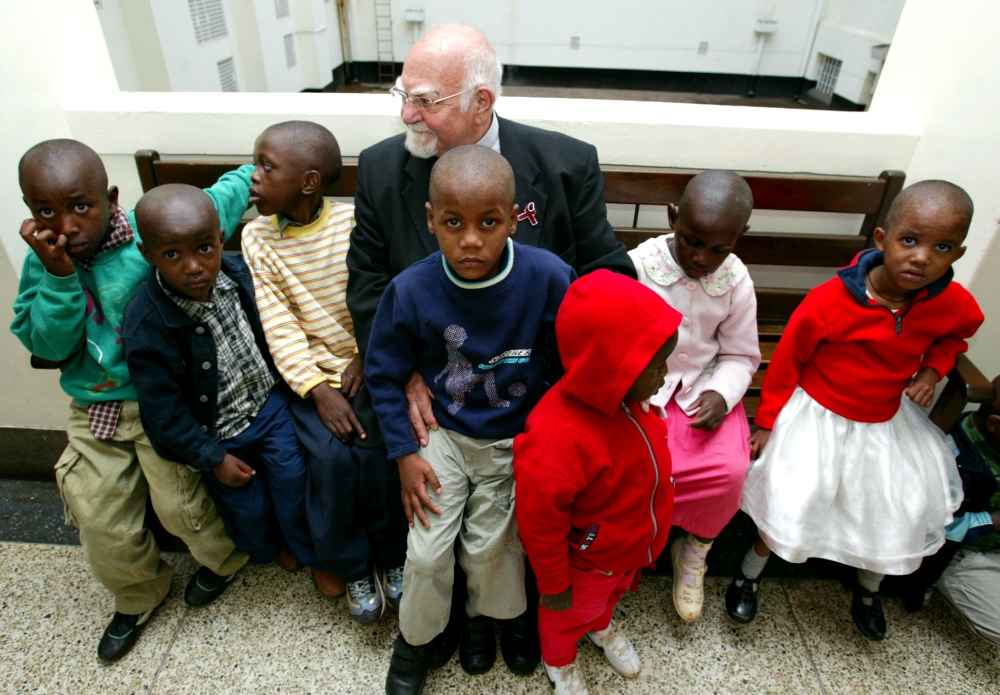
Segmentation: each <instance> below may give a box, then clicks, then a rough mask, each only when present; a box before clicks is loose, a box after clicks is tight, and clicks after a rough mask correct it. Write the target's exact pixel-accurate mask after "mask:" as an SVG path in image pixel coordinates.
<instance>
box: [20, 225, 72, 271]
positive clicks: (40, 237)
mask: <svg viewBox="0 0 1000 695" xmlns="http://www.w3.org/2000/svg"><path fill="white" fill-rule="evenodd" d="M21 238H22V239H24V241H25V243H26V244H27V245H28V246H30V247H31V249H32V251H34V252H35V255H36V256H38V260H40V261H41V262H42V265H43V266H45V270H47V271H48V272H49V274H50V275H55V276H57V277H61V278H66V277H69V276H70V275H73V274H74V273H76V266H74V265H73V261H72V260H71V259H70V257H69V255H68V254H67V253H66V242H67V241H68V239H67V238H66V237H65V236H64V235H62V234H57V233H56V232H53V231H52V230H51V229H46V228H45V227H44V226H43V225H42V223H41V222H39V221H38V220H36V219H34V218H32V219H29V220H25V221H24V222H22V223H21Z"/></svg>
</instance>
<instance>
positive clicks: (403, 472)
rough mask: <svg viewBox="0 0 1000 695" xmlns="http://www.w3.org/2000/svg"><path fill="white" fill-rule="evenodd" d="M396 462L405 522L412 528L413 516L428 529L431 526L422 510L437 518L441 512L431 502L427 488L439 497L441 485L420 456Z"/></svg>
mask: <svg viewBox="0 0 1000 695" xmlns="http://www.w3.org/2000/svg"><path fill="white" fill-rule="evenodd" d="M396 462H397V463H398V464H399V482H400V484H401V486H402V488H403V509H404V510H405V511H406V520H407V521H408V522H410V526H413V516H414V515H416V516H417V518H418V519H420V523H422V524H423V525H424V528H428V529H429V528H430V527H431V525H430V523H429V522H428V521H427V516H426V515H425V514H424V508H427V509H429V510H430V511H432V512H434V513H435V514H437V515H439V516H440V514H441V510H440V509H438V508H437V507H436V506H434V503H433V502H431V497H430V495H428V494H427V486H428V485H430V486H431V488H433V490H434V492H435V494H438V495H440V494H441V492H442V490H441V483H439V482H438V478H437V476H436V475H435V474H434V469H433V468H431V464H429V463H427V460H426V459H425V458H423V457H422V456H421V455H420V454H407V455H406V456H400V457H399V458H398V459H396Z"/></svg>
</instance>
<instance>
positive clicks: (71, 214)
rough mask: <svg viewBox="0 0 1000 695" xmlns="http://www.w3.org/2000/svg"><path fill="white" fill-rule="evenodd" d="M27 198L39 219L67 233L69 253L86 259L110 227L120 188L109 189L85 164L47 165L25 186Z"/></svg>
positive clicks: (59, 231) (27, 203) (33, 214)
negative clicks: (112, 211)
mask: <svg viewBox="0 0 1000 695" xmlns="http://www.w3.org/2000/svg"><path fill="white" fill-rule="evenodd" d="M24 202H25V204H26V205H27V206H28V207H29V208H30V209H31V216H32V217H34V218H35V220H36V221H37V222H39V223H40V224H41V225H42V226H43V227H45V228H46V229H49V230H52V231H53V232H56V233H57V234H61V235H63V236H65V237H66V253H68V254H69V255H70V256H72V257H73V258H80V259H85V258H91V257H92V256H93V255H94V252H95V251H97V248H98V247H99V246H100V245H101V242H102V241H104V237H105V236H106V235H107V233H108V231H109V228H110V223H111V209H112V208H113V207H114V206H115V205H117V204H118V188H117V186H112V187H111V188H109V189H108V190H106V191H105V190H104V189H103V188H102V187H101V183H100V180H99V178H98V177H97V176H96V175H95V174H94V173H93V172H92V171H90V170H89V169H87V167H85V166H82V165H69V166H66V167H46V168H44V169H43V170H41V171H39V172H38V173H37V175H36V176H33V177H32V181H31V182H30V183H29V184H28V185H27V186H25V188H24Z"/></svg>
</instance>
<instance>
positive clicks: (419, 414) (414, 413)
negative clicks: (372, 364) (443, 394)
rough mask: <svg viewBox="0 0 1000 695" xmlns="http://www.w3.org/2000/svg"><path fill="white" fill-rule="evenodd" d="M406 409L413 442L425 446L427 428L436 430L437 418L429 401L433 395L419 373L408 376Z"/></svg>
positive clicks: (415, 372)
mask: <svg viewBox="0 0 1000 695" xmlns="http://www.w3.org/2000/svg"><path fill="white" fill-rule="evenodd" d="M405 391H406V407H407V408H408V409H409V411H410V432H411V433H412V434H413V440H414V441H416V442H418V443H419V444H420V446H427V428H428V427H430V428H431V429H432V430H436V429H437V428H438V422H437V418H435V417H434V409H433V408H432V407H431V400H432V399H433V398H434V394H433V393H431V390H430V387H428V386H427V383H426V382H425V381H424V378H423V377H422V376H420V372H418V371H414V372H413V374H411V375H410V380H409V381H408V382H407V383H406V389H405Z"/></svg>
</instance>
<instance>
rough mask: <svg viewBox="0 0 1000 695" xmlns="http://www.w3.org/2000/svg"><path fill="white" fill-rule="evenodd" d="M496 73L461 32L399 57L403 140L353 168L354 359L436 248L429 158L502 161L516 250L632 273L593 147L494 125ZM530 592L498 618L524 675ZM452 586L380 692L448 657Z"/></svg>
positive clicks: (432, 35)
mask: <svg viewBox="0 0 1000 695" xmlns="http://www.w3.org/2000/svg"><path fill="white" fill-rule="evenodd" d="M502 74H503V66H502V65H501V64H500V62H499V60H498V59H497V56H496V53H495V51H494V50H493V47H492V45H490V42H489V41H488V40H487V38H486V37H485V36H484V35H483V34H482V32H480V31H478V30H477V29H475V28H473V27H470V26H467V25H461V24H450V25H445V26H442V27H438V28H437V29H434V30H433V31H430V32H428V33H427V34H426V35H425V36H424V37H423V38H421V39H420V40H419V41H418V42H417V43H416V44H415V45H414V46H413V48H412V49H411V50H410V53H409V54H408V55H407V57H406V61H405V62H404V64H403V72H402V76H401V77H400V78H399V80H398V82H397V84H396V86H395V88H394V89H393V93H394V94H396V95H397V96H398V97H400V99H401V101H402V111H401V115H402V118H403V122H404V123H405V124H406V126H407V130H406V133H405V134H402V135H398V136H395V137H391V138H388V139H386V140H383V141H382V142H380V143H378V144H376V145H374V146H372V147H370V148H368V149H366V150H364V151H363V152H362V153H361V157H360V161H359V164H358V186H357V192H356V194H355V205H356V209H355V219H356V227H355V229H354V232H353V233H352V235H351V248H350V251H349V252H348V256H347V265H348V269H349V270H350V278H349V280H348V285H347V304H348V307H349V309H350V311H351V316H352V318H353V319H354V327H355V333H356V338H357V342H358V347H359V350H360V352H361V355H362V357H364V355H365V354H366V352H367V349H368V340H369V337H370V335H371V328H372V322H373V321H374V319H375V312H376V310H377V309H378V304H379V300H380V299H381V298H382V294H383V292H384V291H385V288H386V286H387V285H388V284H389V281H390V280H392V278H393V277H395V276H396V275H397V274H399V273H400V272H402V271H403V270H405V269H406V268H408V267H409V266H410V265H412V264H413V263H416V262H417V261H419V260H421V259H423V258H425V257H427V256H428V255H430V254H431V253H433V252H434V251H436V250H437V248H438V245H437V240H436V238H435V237H434V236H432V235H431V234H429V233H428V231H427V214H426V212H425V210H424V204H425V203H426V202H427V200H428V185H429V181H430V172H431V167H432V166H433V164H434V161H435V160H436V158H437V157H439V156H441V155H442V154H444V153H445V152H447V151H448V150H450V149H453V148H455V147H459V146H461V145H469V144H475V143H478V144H481V145H485V146H487V147H491V148H492V149H494V150H496V151H497V152H499V153H500V154H502V155H503V156H504V157H505V158H506V159H507V160H508V161H509V162H510V165H511V168H512V169H513V170H514V175H515V181H516V197H515V201H516V203H517V204H518V207H519V210H520V211H521V214H520V216H519V223H518V227H517V236H516V239H517V241H518V242H519V243H521V244H525V245H531V246H538V247H541V248H544V249H548V250H550V251H553V252H554V253H556V254H557V255H559V256H560V257H561V258H562V259H563V260H564V261H566V262H567V263H568V264H569V265H571V266H573V267H574V268H575V269H576V271H577V273H578V274H581V275H582V274H584V273H588V272H590V271H592V270H597V269H598V268H607V269H610V270H613V271H616V272H619V273H622V274H625V275H628V276H630V277H633V278H634V277H635V268H634V265H633V264H632V262H631V260H630V259H629V257H628V255H627V254H626V252H625V247H624V246H623V245H622V244H620V243H618V242H617V241H616V240H615V237H614V232H613V230H612V228H611V225H610V224H609V223H608V220H607V209H606V207H605V204H604V181H603V178H602V175H601V172H600V169H599V167H598V162H597V151H596V149H595V148H594V147H593V146H592V145H589V144H586V143H584V142H581V141H579V140H575V139H573V138H571V137H568V136H566V135H562V134H560V133H555V132H551V131H546V130H541V129H538V128H532V127H529V126H525V125H521V124H519V123H514V122H512V121H508V120H506V119H503V118H500V117H499V116H498V115H497V114H496V112H495V110H494V106H495V104H496V100H497V98H498V97H499V95H500V91H501V89H500V81H501V76H502ZM407 399H408V401H409V403H410V412H411V420H412V424H413V427H414V431H415V434H416V437H417V439H419V440H420V441H421V443H425V442H426V436H427V435H426V428H425V426H436V422H435V421H434V417H433V414H432V413H431V408H430V399H429V391H428V390H427V387H426V385H425V384H424V383H423V381H422V380H421V379H420V377H419V375H417V374H416V373H415V375H414V379H413V380H412V381H411V383H410V386H409V387H408V388H407ZM354 409H355V412H356V413H357V415H358V417H359V418H360V419H361V421H362V423H363V424H364V426H365V429H366V431H367V433H368V437H367V439H366V440H365V441H363V442H362V441H359V442H357V443H359V444H360V445H362V446H373V445H380V444H381V437H380V436H379V434H378V423H377V421H376V420H375V416H374V411H373V409H372V407H371V400H370V396H369V395H368V392H367V389H363V390H362V392H361V393H360V394H359V395H358V397H357V399H356V400H355V403H354ZM402 473H404V472H403V471H401V474H402ZM528 584H529V587H528V588H529V606H532V608H529V610H528V612H527V613H526V614H525V615H524V616H522V617H521V618H520V619H515V620H513V621H505V622H504V624H503V625H502V629H501V642H500V647H501V653H502V654H503V657H504V661H505V662H506V663H507V665H508V667H510V668H511V670H512V671H514V672H516V673H530V672H532V671H534V669H535V667H536V666H537V665H538V662H539V659H540V651H539V647H538V636H537V624H536V618H535V609H536V606H535V605H533V603H532V601H531V598H532V597H535V602H534V603H535V604H537V592H536V590H535V587H534V578H533V577H530V578H529V579H528ZM460 585H461V582H459V584H458V585H456V593H455V596H454V599H453V601H454V603H455V605H456V611H455V612H453V616H455V619H453V620H452V622H451V623H450V624H449V628H448V629H447V630H446V631H445V633H442V635H440V636H439V638H437V639H435V641H434V642H432V643H431V645H430V647H429V648H422V647H423V645H408V644H406V643H405V641H402V640H397V645H396V649H395V653H394V656H393V662H392V666H391V667H390V673H389V680H388V681H387V684H386V685H387V692H392V693H403V692H419V690H420V687H422V682H423V674H424V673H426V667H427V666H429V667H431V668H434V667H436V666H440V665H443V662H446V661H447V659H449V658H450V657H451V655H452V654H453V653H454V650H455V641H456V640H455V637H456V634H457V632H458V627H459V626H458V623H459V622H460V619H461V617H462V615H461V614H462V613H464V611H463V610H462V606H461V586H460ZM404 591H405V587H404ZM456 613H457V614H458V615H455V614H456ZM480 627H483V623H482V621H473V622H472V623H467V624H466V626H465V629H464V630H463V631H462V645H461V651H460V657H461V658H460V661H461V662H462V666H463V668H465V669H466V670H467V671H469V672H471V673H480V672H483V671H484V670H488V669H489V667H491V666H492V664H493V660H494V659H495V654H496V646H495V642H494V638H493V633H492V630H490V631H489V634H486V631H485V630H480V629H479V628H480ZM480 632H482V633H483V634H479V633H480ZM401 642H402V643H401ZM418 682H419V684H420V686H419V687H418V686H417V683H418Z"/></svg>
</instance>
